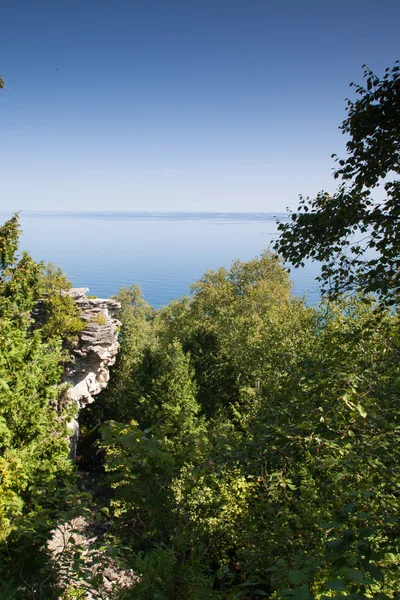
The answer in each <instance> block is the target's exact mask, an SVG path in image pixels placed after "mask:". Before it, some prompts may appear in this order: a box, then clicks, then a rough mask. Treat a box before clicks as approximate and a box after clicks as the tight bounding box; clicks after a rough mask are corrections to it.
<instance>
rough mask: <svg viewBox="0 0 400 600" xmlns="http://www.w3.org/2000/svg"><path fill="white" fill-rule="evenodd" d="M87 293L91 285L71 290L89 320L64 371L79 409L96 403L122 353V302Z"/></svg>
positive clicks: (72, 398)
mask: <svg viewBox="0 0 400 600" xmlns="http://www.w3.org/2000/svg"><path fill="white" fill-rule="evenodd" d="M87 292H88V289H87V288H72V289H71V290H69V291H68V292H67V293H68V295H69V296H71V297H72V298H73V299H74V301H75V303H76V305H77V306H78V308H79V310H80V312H81V316H82V318H83V319H84V320H85V321H86V327H85V329H84V330H83V331H82V332H81V333H80V335H79V340H78V343H77V345H76V346H75V347H74V348H73V350H72V352H71V354H72V357H73V359H74V362H73V363H70V364H68V365H67V366H66V368H65V371H64V374H63V383H68V384H69V385H70V386H71V387H70V389H69V390H68V395H69V397H70V398H71V400H75V401H76V402H77V404H78V406H79V408H82V407H83V406H85V405H86V404H90V402H93V401H94V398H93V396H95V395H96V394H98V393H99V392H101V390H102V389H104V388H105V387H106V385H107V382H108V380H109V378H110V374H109V367H110V366H111V365H113V364H114V363H115V359H116V356H117V354H118V349H119V344H118V327H119V326H120V324H121V323H120V322H119V321H117V319H115V318H114V314H115V311H116V310H117V309H118V308H119V307H120V304H119V302H116V301H115V300H103V299H100V298H87V297H86V293H87Z"/></svg>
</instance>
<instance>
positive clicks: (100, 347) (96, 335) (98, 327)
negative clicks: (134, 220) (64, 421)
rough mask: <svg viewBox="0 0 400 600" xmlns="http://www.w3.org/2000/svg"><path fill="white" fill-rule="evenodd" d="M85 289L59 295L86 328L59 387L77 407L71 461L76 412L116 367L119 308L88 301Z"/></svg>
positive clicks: (40, 307) (74, 432)
mask: <svg viewBox="0 0 400 600" xmlns="http://www.w3.org/2000/svg"><path fill="white" fill-rule="evenodd" d="M88 291H89V289H88V288H72V289H70V290H65V291H63V292H62V294H65V295H68V296H70V297H71V298H72V299H73V300H74V302H75V304H76V306H77V307H78V308H79V311H80V313H81V317H82V319H83V320H84V321H85V322H86V327H85V329H83V331H81V333H80V334H79V337H78V341H77V342H76V343H75V344H73V345H72V347H71V348H69V351H70V354H71V361H70V362H68V363H67V364H66V365H65V367H64V372H63V374H62V379H61V382H60V383H64V384H67V385H68V390H67V396H68V398H69V400H70V401H71V402H74V403H76V409H77V410H76V419H72V420H71V421H70V423H69V424H68V427H69V429H70V431H71V436H70V457H71V458H75V456H76V446H77V443H78V438H79V424H78V420H77V418H78V413H79V409H81V408H83V407H84V406H86V405H87V404H90V403H91V402H94V396H96V395H97V394H99V393H100V392H101V391H102V390H103V389H104V388H105V387H106V386H107V383H108V381H109V379H110V372H109V368H110V367H111V366H112V365H113V364H114V363H115V360H116V356H117V354H118V350H119V343H118V330H119V327H120V325H121V323H120V322H119V321H118V320H117V319H116V318H115V317H114V315H115V312H116V311H117V309H118V308H120V306H121V305H120V303H119V302H116V301H115V300H109V299H102V298H87V296H86V294H87V292H88ZM32 318H33V320H34V327H40V326H41V325H43V323H45V322H46V313H45V310H44V303H43V301H41V300H39V302H38V303H37V306H36V308H35V309H34V311H33V313H32Z"/></svg>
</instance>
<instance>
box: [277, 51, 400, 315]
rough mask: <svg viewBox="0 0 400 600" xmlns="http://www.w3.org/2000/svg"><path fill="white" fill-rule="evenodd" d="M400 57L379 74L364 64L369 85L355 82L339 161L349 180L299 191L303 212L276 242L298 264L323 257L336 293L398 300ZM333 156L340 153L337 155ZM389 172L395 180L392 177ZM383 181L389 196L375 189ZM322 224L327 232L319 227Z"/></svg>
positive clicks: (329, 288) (328, 289)
mask: <svg viewBox="0 0 400 600" xmlns="http://www.w3.org/2000/svg"><path fill="white" fill-rule="evenodd" d="M398 67H399V62H398V61H397V62H396V63H395V66H394V67H393V68H392V69H387V70H386V72H385V75H384V77H383V79H379V78H378V77H377V76H376V75H375V74H374V73H372V72H371V71H370V70H369V69H368V68H365V70H364V78H365V79H366V83H367V85H366V88H363V87H362V86H359V85H354V84H352V85H354V88H355V91H356V95H357V96H358V98H356V99H355V100H354V101H351V100H349V101H348V106H347V113H348V115H347V118H346V119H345V120H344V122H343V123H342V125H341V129H342V132H343V133H344V134H346V135H347V136H349V137H350V140H349V141H348V142H347V144H346V148H347V154H348V156H347V158H346V159H345V160H339V159H338V158H337V157H335V158H336V161H337V162H338V164H339V169H338V170H337V171H336V172H335V174H334V176H335V178H339V179H340V180H341V181H342V182H343V183H342V184H341V185H340V186H339V188H338V189H337V191H336V192H335V193H334V194H333V195H332V196H331V195H329V194H327V193H326V192H320V193H319V194H318V195H317V197H316V198H315V199H313V200H311V199H310V198H308V197H307V198H304V197H303V196H300V203H299V206H298V209H297V212H294V213H292V214H291V220H290V221H288V222H281V223H279V225H278V229H279V231H280V232H281V236H280V238H279V239H278V240H277V242H276V243H275V249H276V250H277V251H278V252H279V253H281V254H282V256H283V257H284V258H285V260H287V261H288V262H289V263H291V264H292V265H293V266H294V267H299V266H301V265H302V264H303V263H304V260H305V259H306V258H311V259H313V260H318V261H319V262H321V263H323V264H322V270H321V277H320V278H319V280H320V281H321V283H322V285H323V291H324V292H325V293H326V294H328V295H329V296H330V297H333V298H337V297H338V296H339V295H340V294H343V293H344V294H346V293H349V292H354V291H358V292H360V291H362V292H364V293H372V294H374V296H375V297H377V298H379V299H380V300H381V301H382V302H383V303H385V304H388V305H398V303H399V301H400V300H399V298H400V283H399V278H398V268H399V246H400V243H399V242H400V182H399V180H398V179H396V177H397V176H398V175H399V174H400V167H399V165H400V144H399V141H400V85H399V84H400V74H399V68H398ZM334 156H335V155H334ZM389 174H390V177H391V179H393V178H394V181H390V182H387V181H386V178H387V176H388V175H389ZM380 184H382V187H383V189H384V190H385V192H386V196H385V197H384V199H383V200H378V199H377V198H375V197H374V194H375V188H376V187H377V186H378V185H380ZM321 231H323V232H324V234H323V235H321Z"/></svg>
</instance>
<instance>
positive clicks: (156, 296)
mask: <svg viewBox="0 0 400 600" xmlns="http://www.w3.org/2000/svg"><path fill="white" fill-rule="evenodd" d="M10 216H11V215H10V214H4V215H3V217H2V221H5V220H6V219H7V218H9V217H10ZM276 218H279V219H280V220H286V219H287V218H288V217H287V215H286V214H275V215H274V214H272V213H271V214H269V213H148V212H147V213H146V212H123V213H122V212H111V211H110V212H96V213H95V212H91V213H84V212H81V213H72V212H71V213H68V212H64V213H57V212H53V213H49V212H48V213H26V212H24V213H21V215H20V222H21V227H22V229H23V235H22V238H21V248H22V249H24V250H28V252H29V253H30V254H31V255H32V257H33V258H34V259H35V260H45V261H50V262H52V263H54V264H56V265H59V266H60V267H61V268H62V269H63V271H64V272H65V273H66V274H67V276H68V278H69V279H70V280H71V281H72V283H73V286H74V287H88V288H89V289H90V293H91V294H94V295H97V296H100V297H109V296H111V295H112V294H114V293H115V292H116V291H118V289H119V288H120V287H121V286H123V285H131V284H132V283H137V284H139V285H140V286H141V288H142V290H143V293H144V297H145V299H146V300H147V302H149V303H150V304H152V305H153V306H155V307H159V306H162V305H165V304H167V303H168V302H169V301H170V300H173V299H174V298H177V297H179V296H183V295H185V294H188V293H189V286H190V284H191V283H194V282H195V281H197V280H198V279H199V278H200V277H201V276H202V274H203V273H204V272H205V271H206V269H218V268H219V267H221V266H224V267H227V268H228V267H229V266H230V265H231V263H232V261H234V260H236V259H240V260H242V261H246V260H249V259H251V258H253V257H255V256H257V255H259V254H260V253H261V252H262V251H263V250H264V249H265V248H267V247H268V246H269V245H270V244H271V243H272V241H273V239H276V237H277V225H276ZM318 272H319V269H318V266H317V265H316V264H315V263H307V264H306V266H305V267H304V268H303V269H299V270H294V271H293V272H292V274H291V276H292V280H293V291H294V293H295V294H297V295H300V296H301V295H306V297H307V301H308V302H309V303H311V304H315V303H317V302H318V300H319V292H318V285H317V283H316V282H315V277H316V275H317V274H318Z"/></svg>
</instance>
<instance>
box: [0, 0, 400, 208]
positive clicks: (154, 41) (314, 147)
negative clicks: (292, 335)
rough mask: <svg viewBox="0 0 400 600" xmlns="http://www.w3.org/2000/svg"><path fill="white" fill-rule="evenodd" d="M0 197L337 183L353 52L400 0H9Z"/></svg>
mask: <svg viewBox="0 0 400 600" xmlns="http://www.w3.org/2000/svg"><path fill="white" fill-rule="evenodd" d="M0 22H1V35H0V74H1V76H2V77H3V79H4V80H5V82H6V89H4V90H1V91H0V128H1V144H0V178H1V179H0V182H1V200H0V210H6V211H10V210H20V209H22V210H155V211H265V212H274V211H284V210H285V208H286V207H291V208H295V207H296V206H297V200H298V195H299V194H300V193H302V194H304V195H310V196H312V195H314V194H316V193H317V192H318V191H319V190H320V189H326V190H328V191H333V189H334V186H335V183H334V181H333V178H332V169H333V166H334V163H333V161H332V159H331V158H330V156H331V154H332V153H333V152H337V153H338V154H342V155H343V154H344V146H345V138H344V137H343V136H342V135H341V133H340V131H339V130H338V125H339V124H340V122H341V121H342V120H343V118H344V117H345V98H346V97H347V96H348V95H349V94H351V93H352V92H351V90H350V88H349V87H348V86H349V83H350V82H351V81H358V82H361V80H362V69H361V66H362V64H364V63H366V64H367V65H368V66H369V67H371V68H372V69H373V70H375V71H376V72H377V73H378V74H380V73H382V72H383V70H384V68H385V67H386V66H391V65H393V63H394V61H395V60H396V59H397V58H399V57H400V52H399V49H400V48H399V39H400V37H399V30H398V26H399V22H400V2H398V0H381V2H379V3H378V2H377V1H372V0H369V1H368V0H362V1H361V0H347V1H342V0H339V1H336V2H326V1H323V0H320V1H319V2H316V1H309V0H304V1H302V2H300V1H293V0H281V1H269V0H246V1H244V0H242V1H238V0H212V1H209V0H202V1H201V2H200V1H199V0H197V1H194V0H193V1H192V0H186V2H183V1H175V0H170V1H169V2H167V1H166V0H163V1H161V0H146V1H144V0H143V1H138V0H129V1H128V0H114V1H113V2H110V1H109V0H108V1H107V2H106V1H103V0H96V1H95V0H69V1H68V2H66V1H64V0H56V1H55V0H48V1H44V0H37V1H35V2H32V0H24V1H22V0H13V1H12V2H11V1H9V2H3V3H2V5H1V8H0Z"/></svg>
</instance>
